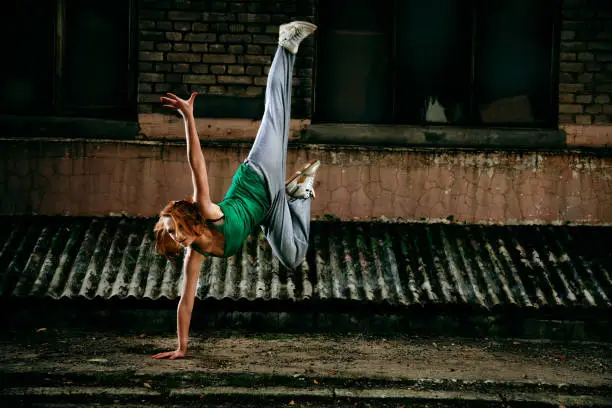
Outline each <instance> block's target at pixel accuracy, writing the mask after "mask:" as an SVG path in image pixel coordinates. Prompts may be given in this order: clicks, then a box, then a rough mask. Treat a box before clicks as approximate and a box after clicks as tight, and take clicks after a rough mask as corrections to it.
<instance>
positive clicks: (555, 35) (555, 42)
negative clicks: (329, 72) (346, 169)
mask: <svg viewBox="0 0 612 408" xmlns="http://www.w3.org/2000/svg"><path fill="white" fill-rule="evenodd" d="M400 1H402V0H391V1H390V2H389V3H388V5H386V6H388V7H392V11H394V10H396V8H397V3H398V2H400ZM477 1H478V0H470V7H471V23H472V24H471V31H472V32H471V41H472V44H471V45H472V46H471V55H470V84H469V89H470V92H469V118H470V121H469V123H468V124H465V125H463V124H461V125H460V124H456V123H430V122H425V121H423V122H419V123H407V122H403V121H400V120H397V116H396V107H395V105H396V92H397V71H398V68H397V24H396V21H395V18H393V16H394V14H395V13H394V12H392V13H389V14H390V15H391V21H389V24H391V27H392V30H391V33H390V35H389V41H390V42H391V44H390V45H391V47H390V49H391V50H392V52H393V54H392V55H391V64H390V65H391V72H390V73H389V74H390V75H391V85H390V86H391V88H392V89H391V93H392V95H393V98H392V101H391V109H392V111H391V112H390V116H391V118H392V119H391V120H390V121H387V122H384V123H368V122H357V123H355V122H350V123H347V124H350V125H358V126H360V125H361V126H367V127H370V128H372V127H376V126H381V127H389V126H401V127H404V128H405V127H431V126H435V127H441V128H446V127H448V128H452V127H456V128H476V129H477V128H499V129H532V130H534V131H538V130H539V131H541V130H547V131H556V130H558V129H559V64H560V35H561V22H562V20H561V18H562V6H561V4H560V2H556V1H553V2H552V3H553V4H554V8H553V10H551V11H552V13H553V15H552V26H551V32H550V36H551V37H550V39H551V50H550V53H551V55H550V75H549V81H548V86H549V87H550V88H549V89H550V92H549V96H548V98H547V99H548V108H549V117H548V118H547V119H546V120H545V121H543V122H539V123H534V124H533V125H530V124H526V123H503V122H500V123H494V124H493V123H477V122H476V121H474V110H475V108H476V100H475V99H476V98H475V79H476V63H475V60H476V55H475V54H476V44H475V42H476V38H477V35H476V31H477V29H478V20H477V19H478V14H479V13H478V6H477ZM320 4H321V2H318V5H317V7H316V13H315V14H316V18H317V21H319V20H320V18H319V17H320V13H321V7H320ZM318 41H320V37H318V38H317V43H316V44H315V69H314V75H313V76H314V78H313V84H314V89H313V92H312V99H313V105H312V106H313V108H312V123H313V124H314V125H317V124H321V125H329V124H341V123H344V122H339V121H330V120H321V117H320V116H319V113H318V112H317V107H318V103H317V100H318V98H319V95H318V92H317V89H318V86H319V78H320V76H321V73H320V72H321V70H322V69H323V67H322V66H321V64H320V58H319V53H318V49H319V46H320V45H319V44H318Z"/></svg>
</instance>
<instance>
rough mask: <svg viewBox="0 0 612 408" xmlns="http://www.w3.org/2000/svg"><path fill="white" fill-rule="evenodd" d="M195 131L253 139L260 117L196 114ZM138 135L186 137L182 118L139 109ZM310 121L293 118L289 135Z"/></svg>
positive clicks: (210, 135)
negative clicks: (254, 118) (236, 117)
mask: <svg viewBox="0 0 612 408" xmlns="http://www.w3.org/2000/svg"><path fill="white" fill-rule="evenodd" d="M195 121H196V127H197V129H198V135H199V136H200V139H201V140H202V141H207V140H216V141H227V140H232V141H235V140H239V141H245V140H246V141H253V140H254V139H255V136H256V135H257V131H258V130H259V125H260V124H261V120H252V119H230V118H199V117H196V119H195ZM138 123H139V124H140V133H139V136H138V137H139V138H143V139H178V140H183V139H185V127H184V124H183V119H182V118H181V117H179V116H177V115H164V114H160V113H142V114H139V115H138ZM309 125H310V120H309V119H292V120H291V125H290V137H292V138H295V137H297V136H299V134H300V133H301V132H302V131H303V130H304V129H306V128H307V127H308V126H309Z"/></svg>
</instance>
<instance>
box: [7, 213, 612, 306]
mask: <svg viewBox="0 0 612 408" xmlns="http://www.w3.org/2000/svg"><path fill="white" fill-rule="evenodd" d="M0 219H2V221H3V223H2V225H3V228H2V229H0V248H1V253H0V296H2V297H4V298H14V297H50V298H54V299H59V298H86V299H93V298H96V297H99V298H104V299H110V298H119V299H124V298H129V297H133V298H136V299H143V298H149V299H159V298H164V297H165V298H169V299H174V298H177V297H178V295H179V293H180V285H181V282H182V277H181V271H180V263H179V266H175V265H173V264H172V263H170V262H168V261H166V260H165V259H164V258H162V257H161V256H158V255H157V254H155V249H154V246H155V245H154V240H153V233H152V229H153V225H154V222H155V220H153V219H135V218H113V217H111V218H81V217H43V216H39V217H8V216H6V217H0ZM611 238H612V228H609V227H570V226H464V225H453V224H450V225H448V224H392V223H336V222H313V224H312V233H311V245H310V249H309V253H308V256H307V258H306V260H305V262H304V263H303V264H302V265H301V266H300V267H299V268H298V269H297V270H295V271H290V270H287V269H286V268H284V267H282V266H281V265H280V264H279V262H278V261H277V260H276V258H275V257H274V256H273V255H272V252H271V250H270V247H269V245H268V244H267V242H266V240H265V239H264V237H263V234H261V233H259V234H256V235H255V236H252V237H250V238H249V239H248V241H247V242H246V244H245V245H244V246H243V248H242V252H241V253H239V254H238V255H236V256H234V257H232V258H229V259H220V258H210V259H208V260H207V261H206V262H205V263H204V265H203V266H202V271H201V276H200V283H199V288H198V297H199V298H200V299H211V298H212V299H217V300H221V299H233V300H239V299H248V300H254V299H263V300H270V299H279V300H293V301H296V302H299V301H302V300H306V299H310V300H311V301H317V300H320V301H323V300H332V299H333V300H347V301H348V300H352V301H360V302H373V303H382V304H388V305H392V306H408V305H415V304H431V303H433V304H459V305H468V306H475V307H479V308H484V309H489V308H491V307H494V306H496V305H504V306H505V305H516V306H519V307H527V308H540V307H555V306H578V307H587V308H593V307H595V308H610V306H611V302H610V299H611V298H612V281H611V278H610V277H611V276H612V251H610V249H609V243H610V242H611V241H612V239H611Z"/></svg>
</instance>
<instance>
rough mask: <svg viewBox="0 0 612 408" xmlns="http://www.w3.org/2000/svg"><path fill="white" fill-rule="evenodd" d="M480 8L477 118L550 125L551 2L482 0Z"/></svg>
mask: <svg viewBox="0 0 612 408" xmlns="http://www.w3.org/2000/svg"><path fill="white" fill-rule="evenodd" d="M477 10H478V12H477V15H476V28H477V29H476V41H475V44H476V52H475V72H476V76H475V89H474V92H475V104H476V106H475V111H476V120H478V119H480V120H481V121H482V122H485V123H500V124H504V123H527V124H528V123H534V122H540V123H545V122H546V121H547V119H549V118H550V116H551V113H552V112H551V107H552V103H551V97H550V95H551V92H552V89H551V54H552V32H553V17H554V13H553V12H552V10H554V7H553V4H552V2H551V1H550V0H538V1H533V0H512V1H510V0H504V1H488V0H479V1H478V8H477Z"/></svg>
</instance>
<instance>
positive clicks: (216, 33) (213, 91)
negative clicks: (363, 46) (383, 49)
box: [138, 0, 314, 117]
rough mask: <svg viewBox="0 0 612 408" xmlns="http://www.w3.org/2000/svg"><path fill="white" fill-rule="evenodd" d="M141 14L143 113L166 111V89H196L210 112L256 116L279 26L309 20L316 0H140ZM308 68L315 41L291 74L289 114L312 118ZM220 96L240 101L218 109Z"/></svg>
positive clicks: (309, 42) (304, 49) (310, 41)
mask: <svg viewBox="0 0 612 408" xmlns="http://www.w3.org/2000/svg"><path fill="white" fill-rule="evenodd" d="M138 13H139V33H140V42H139V87H138V93H139V98H138V110H139V112H140V113H141V114H146V113H155V112H163V110H162V109H163V108H161V107H160V105H159V96H160V95H163V94H164V93H166V92H176V93H179V95H186V94H188V93H189V92H193V91H197V92H200V93H201V94H202V97H200V98H199V99H198V101H199V104H200V105H203V106H206V104H207V99H208V102H210V101H212V102H211V103H210V105H209V107H210V109H215V108H216V109H225V112H222V114H223V115H225V116H229V117H245V116H246V117H250V116H252V117H256V116H261V112H262V111H263V96H264V91H265V85H266V80H267V74H268V69H269V66H270V63H271V62H272V56H273V55H274V52H275V51H276V48H277V40H278V28H279V25H280V24H283V23H286V22H289V21H293V20H298V19H303V20H308V21H313V15H314V0H284V1H267V0H264V1H255V0H243V1H196V0H194V1H190V0H139V12H138ZM313 64H314V40H313V38H309V39H307V40H306V41H305V42H304V43H303V45H302V46H301V47H300V57H299V58H298V59H297V61H296V66H295V71H294V84H293V85H294V87H293V101H292V102H293V103H292V105H293V106H292V110H293V115H292V116H294V117H308V116H310V114H311V111H312V92H313V86H312V77H313ZM219 97H236V98H237V99H234V100H232V102H231V103H228V104H227V105H226V106H225V108H223V106H222V105H223V100H224V99H223V98H221V99H220V98H219ZM249 100H251V101H252V100H258V101H259V105H257V107H261V109H259V108H256V109H252V112H247V111H248V110H249V109H248V107H249V106H252V105H248V103H249ZM197 107H198V106H197V105H196V108H197ZM165 111H166V113H167V110H165ZM245 112H246V113H245ZM217 113H219V112H217ZM196 115H198V114H197V112H196Z"/></svg>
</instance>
